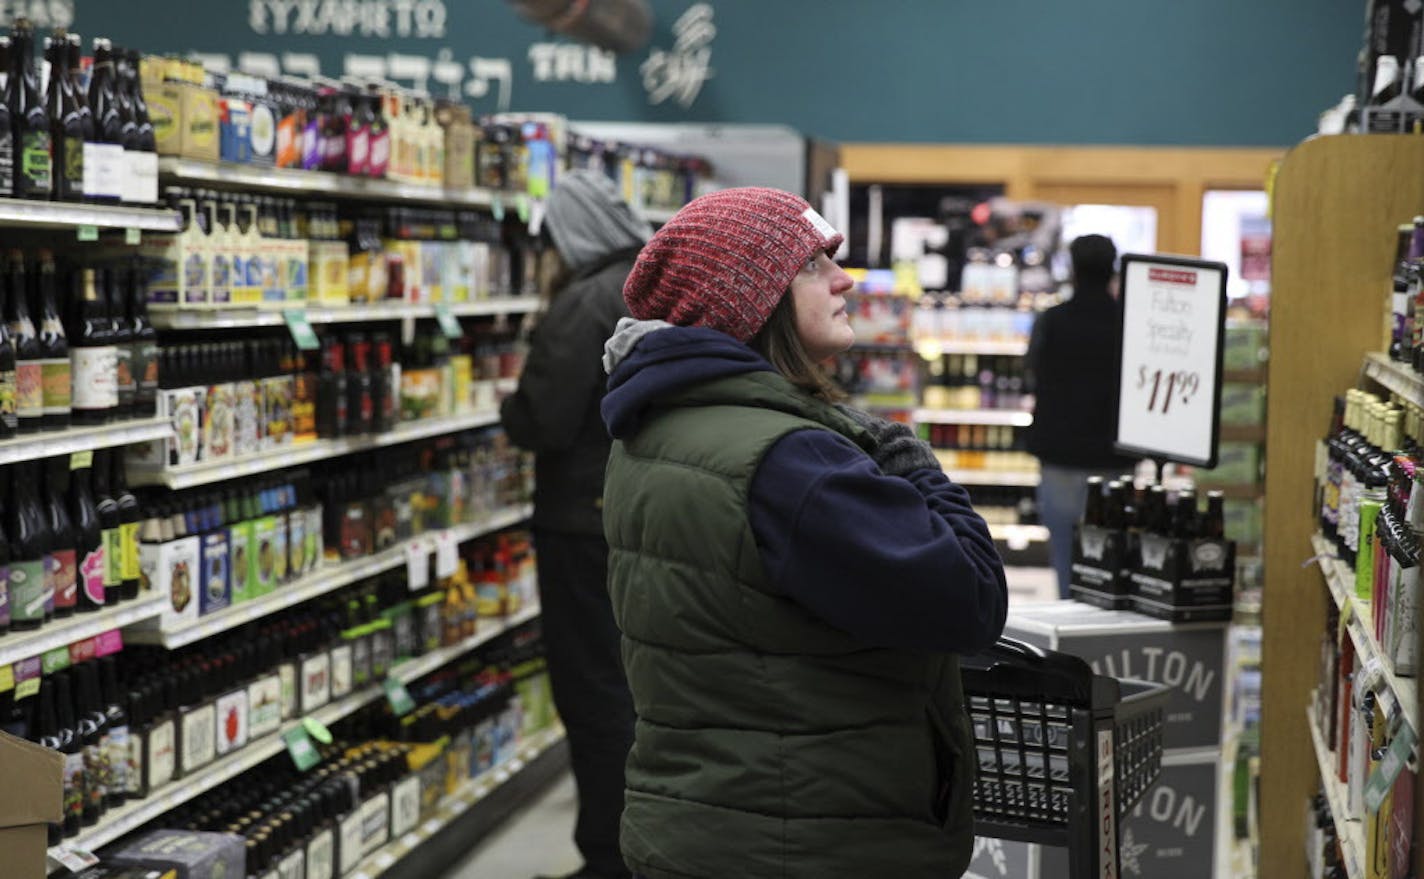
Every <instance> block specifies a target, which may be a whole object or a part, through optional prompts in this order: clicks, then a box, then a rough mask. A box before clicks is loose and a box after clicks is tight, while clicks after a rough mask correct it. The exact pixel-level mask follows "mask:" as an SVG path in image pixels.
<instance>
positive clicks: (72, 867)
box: [50, 848, 99, 873]
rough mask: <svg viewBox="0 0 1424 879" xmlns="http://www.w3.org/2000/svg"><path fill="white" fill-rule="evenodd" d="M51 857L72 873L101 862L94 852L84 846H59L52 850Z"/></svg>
mask: <svg viewBox="0 0 1424 879" xmlns="http://www.w3.org/2000/svg"><path fill="white" fill-rule="evenodd" d="M50 857H52V858H54V860H55V862H56V863H57V864H59V865H60V866H61V867H65V868H66V869H68V870H69V871H70V872H71V873H80V872H83V871H84V870H87V869H89V868H90V867H92V866H94V865H95V864H97V863H99V859H98V858H97V857H95V855H94V853H93V852H87V851H85V850H84V849H82V848H57V849H52V850H51V851H50Z"/></svg>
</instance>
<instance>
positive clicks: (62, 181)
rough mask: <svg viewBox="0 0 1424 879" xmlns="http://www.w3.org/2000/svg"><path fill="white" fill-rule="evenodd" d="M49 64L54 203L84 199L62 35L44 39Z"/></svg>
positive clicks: (79, 129)
mask: <svg viewBox="0 0 1424 879" xmlns="http://www.w3.org/2000/svg"><path fill="white" fill-rule="evenodd" d="M45 60H46V61H47V62H49V93H48V102H49V107H48V115H49V139H50V148H51V150H52V160H53V163H54V187H53V196H54V198H55V200H56V201H82V200H83V199H84V125H83V120H82V119H81V118H80V116H79V98H78V96H77V95H76V94H75V93H74V80H73V78H72V77H71V76H70V75H69V40H68V38H67V37H66V36H64V34H63V32H62V31H55V33H54V35H52V36H49V37H46V38H45Z"/></svg>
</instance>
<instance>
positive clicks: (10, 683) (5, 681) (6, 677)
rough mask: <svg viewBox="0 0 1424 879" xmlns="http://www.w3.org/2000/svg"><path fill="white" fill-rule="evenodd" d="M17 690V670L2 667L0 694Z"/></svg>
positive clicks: (0, 669) (0, 671)
mask: <svg viewBox="0 0 1424 879" xmlns="http://www.w3.org/2000/svg"><path fill="white" fill-rule="evenodd" d="M13 689H15V669H14V667H13V666H9V665H5V666H0V693H6V692H9V691H10V690H13Z"/></svg>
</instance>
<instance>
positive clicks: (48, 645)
mask: <svg viewBox="0 0 1424 879" xmlns="http://www.w3.org/2000/svg"><path fill="white" fill-rule="evenodd" d="M167 598H168V596H166V595H158V594H150V595H140V596H139V597H138V598H136V599H134V600H133V601H126V602H124V603H123V604H120V605H118V606H116V607H110V608H105V609H104V610H99V611H94V612H92V613H75V614H74V615H73V616H71V617H67V618H65V619H63V620H61V621H58V622H52V623H50V624H48V625H46V626H44V627H43V628H40V629H36V630H34V631H33V632H11V633H9V634H7V635H0V666H5V665H10V664H12V663H15V662H18V661H19V660H21V659H28V658H29V657H31V656H39V655H40V654H42V653H47V652H49V651H50V650H54V649H55V648H57V647H64V646H67V645H69V644H73V643H74V642H75V641H83V640H84V639H85V638H92V637H94V636H95V635H98V634H100V633H102V632H107V631H110V630H111V629H122V628H123V627H124V626H129V625H132V624H134V623H136V622H139V621H140V620H146V619H150V618H152V617H156V616H158V615H159V614H160V613H162V612H163V605H164V604H165V603H166V602H167Z"/></svg>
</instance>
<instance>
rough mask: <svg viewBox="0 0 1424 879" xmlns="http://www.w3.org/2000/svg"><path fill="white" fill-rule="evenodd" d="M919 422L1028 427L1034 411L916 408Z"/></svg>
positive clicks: (916, 418)
mask: <svg viewBox="0 0 1424 879" xmlns="http://www.w3.org/2000/svg"><path fill="white" fill-rule="evenodd" d="M914 419H915V422H916V423H918V424H976V425H977V424H983V425H989V426H991V427H1028V426H1029V425H1030V424H1033V413H1032V412H1020V411H1019V410H1017V409H916V410H915V414H914Z"/></svg>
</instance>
